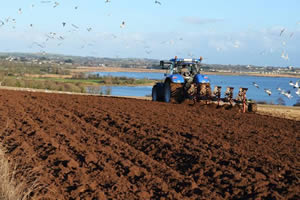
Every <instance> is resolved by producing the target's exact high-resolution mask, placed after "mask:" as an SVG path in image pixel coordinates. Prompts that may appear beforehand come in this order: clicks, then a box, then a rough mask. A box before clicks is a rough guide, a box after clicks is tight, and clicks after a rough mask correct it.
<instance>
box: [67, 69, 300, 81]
mask: <svg viewBox="0 0 300 200" xmlns="http://www.w3.org/2000/svg"><path fill="white" fill-rule="evenodd" d="M88 72H144V73H165V72H166V70H163V69H144V68H122V67H84V66H83V67H77V68H74V69H71V73H88ZM203 73H204V74H207V75H222V76H256V77H278V78H299V79H300V74H295V75H293V74H258V73H250V72H247V73H233V72H203Z"/></svg>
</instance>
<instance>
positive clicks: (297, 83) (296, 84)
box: [289, 81, 299, 88]
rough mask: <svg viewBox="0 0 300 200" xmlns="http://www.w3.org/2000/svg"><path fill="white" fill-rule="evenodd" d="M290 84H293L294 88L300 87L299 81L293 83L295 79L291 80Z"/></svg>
mask: <svg viewBox="0 0 300 200" xmlns="http://www.w3.org/2000/svg"><path fill="white" fill-rule="evenodd" d="M289 85H290V86H292V87H293V88H299V81H297V82H296V83H293V81H290V82H289Z"/></svg>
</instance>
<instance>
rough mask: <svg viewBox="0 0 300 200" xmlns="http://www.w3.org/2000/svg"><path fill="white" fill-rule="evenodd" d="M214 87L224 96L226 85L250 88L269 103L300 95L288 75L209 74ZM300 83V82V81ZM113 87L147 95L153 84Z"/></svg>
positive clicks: (153, 76) (126, 74)
mask: <svg viewBox="0 0 300 200" xmlns="http://www.w3.org/2000/svg"><path fill="white" fill-rule="evenodd" d="M93 74H99V76H114V77H122V76H123V77H129V78H136V79H143V78H147V79H151V80H158V81H160V80H163V79H164V73H155V72H152V73H144V72H94V73H93ZM208 77H209V79H210V82H211V86H212V89H213V88H214V86H222V96H224V93H225V90H226V87H229V86H230V87H234V88H235V89H234V96H236V95H237V93H238V89H239V88H240V87H245V88H248V92H247V97H248V99H253V100H256V101H265V102H267V103H274V104H278V100H279V98H281V101H282V100H283V102H284V103H285V104H286V105H289V106H292V105H294V104H295V103H296V102H297V101H298V100H300V97H299V96H298V95H297V94H296V93H295V92H296V91H297V90H296V89H295V88H293V87H292V86H290V85H289V82H290V81H293V82H294V83H295V82H296V81H300V79H297V78H286V77H257V76H224V75H208ZM253 82H256V83H257V84H258V85H259V88H256V87H255V86H254V85H253V84H252V83H253ZM299 83H300V82H299ZM277 88H281V89H282V90H285V91H286V92H287V91H290V93H291V95H292V96H293V97H292V98H291V99H289V98H287V97H286V96H284V95H282V94H280V92H279V91H278V90H277ZM109 89H111V95H117V96H147V95H151V91H152V87H151V86H134V87H130V86H109ZM264 89H270V90H271V91H272V95H271V96H269V95H268V94H267V93H265V91H264ZM102 90H103V91H105V90H107V87H105V86H104V87H103V86H102Z"/></svg>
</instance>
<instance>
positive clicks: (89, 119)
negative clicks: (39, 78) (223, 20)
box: [0, 90, 300, 200]
mask: <svg viewBox="0 0 300 200" xmlns="http://www.w3.org/2000/svg"><path fill="white" fill-rule="evenodd" d="M299 130H300V122H299V121H293V120H287V119H280V118H275V117H270V116H262V115H257V114H252V113H246V114H242V113H240V112H238V111H237V110H236V109H234V110H230V109H225V108H219V109H218V108H216V107H215V106H214V105H210V106H206V105H200V104H197V105H195V106H193V105H190V104H189V103H184V104H166V103H157V102H151V101H145V100H137V99H125V98H112V97H96V96H79V95H67V94H46V93H32V92H23V91H8V90H0V142H1V143H2V144H3V145H4V147H5V148H6V149H7V156H8V157H9V158H10V160H11V161H12V163H14V164H17V172H18V173H17V175H18V176H19V177H27V180H29V181H33V180H34V179H35V178H36V179H37V180H38V182H39V183H41V184H42V185H43V187H39V188H38V189H36V190H34V194H32V195H33V198H34V199H180V200H181V199H299V198H300V193H299V191H300V190H299V175H300V171H299V153H300V152H299V149H300V148H299ZM29 175H30V176H29Z"/></svg>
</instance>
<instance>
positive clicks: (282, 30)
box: [280, 28, 285, 36]
mask: <svg viewBox="0 0 300 200" xmlns="http://www.w3.org/2000/svg"><path fill="white" fill-rule="evenodd" d="M284 31H285V28H283V29H281V31H280V36H281V35H282V33H283V32H284Z"/></svg>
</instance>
